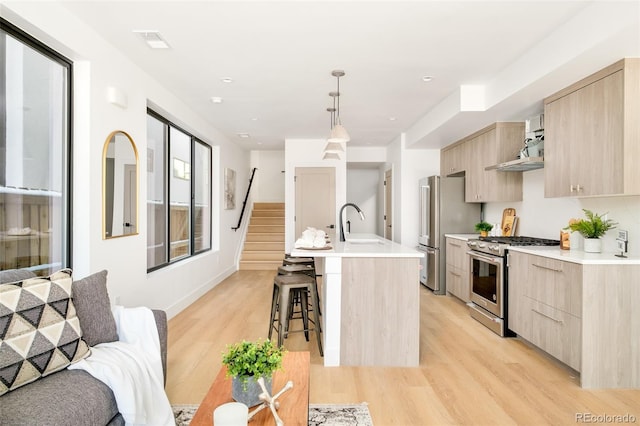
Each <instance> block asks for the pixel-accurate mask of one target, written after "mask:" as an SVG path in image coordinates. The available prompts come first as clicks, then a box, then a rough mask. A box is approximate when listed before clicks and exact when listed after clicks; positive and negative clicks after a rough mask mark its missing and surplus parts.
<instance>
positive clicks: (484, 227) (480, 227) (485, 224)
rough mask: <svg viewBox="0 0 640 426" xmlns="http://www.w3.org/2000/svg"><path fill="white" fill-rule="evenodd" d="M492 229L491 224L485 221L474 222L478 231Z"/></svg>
mask: <svg viewBox="0 0 640 426" xmlns="http://www.w3.org/2000/svg"><path fill="white" fill-rule="evenodd" d="M492 229H493V225H492V224H490V223H488V222H485V221H484V220H482V221H480V222H478V223H476V231H478V232H482V231H486V232H489V231H491V230H492Z"/></svg>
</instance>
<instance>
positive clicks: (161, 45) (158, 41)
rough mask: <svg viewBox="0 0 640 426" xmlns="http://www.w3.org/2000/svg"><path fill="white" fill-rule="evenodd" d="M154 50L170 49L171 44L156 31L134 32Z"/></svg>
mask: <svg viewBox="0 0 640 426" xmlns="http://www.w3.org/2000/svg"><path fill="white" fill-rule="evenodd" d="M133 32H134V33H136V34H138V35H139V36H140V37H142V39H143V40H144V41H145V42H146V43H147V45H148V46H149V47H150V48H152V49H169V44H168V43H167V42H166V41H165V40H164V39H163V38H162V36H161V35H160V32H159V31H155V30H133Z"/></svg>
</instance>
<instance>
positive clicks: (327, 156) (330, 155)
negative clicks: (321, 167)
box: [322, 152, 340, 160]
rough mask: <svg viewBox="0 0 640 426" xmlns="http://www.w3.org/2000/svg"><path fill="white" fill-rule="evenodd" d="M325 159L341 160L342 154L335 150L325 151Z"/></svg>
mask: <svg viewBox="0 0 640 426" xmlns="http://www.w3.org/2000/svg"><path fill="white" fill-rule="evenodd" d="M322 159H323V160H339V159H340V156H339V155H338V154H337V153H335V152H325V153H324V157H322Z"/></svg>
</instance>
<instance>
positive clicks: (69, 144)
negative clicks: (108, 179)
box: [0, 17, 74, 268]
mask: <svg viewBox="0 0 640 426" xmlns="http://www.w3.org/2000/svg"><path fill="white" fill-rule="evenodd" d="M0 26H1V27H2V31H4V32H5V33H7V34H8V35H10V36H11V37H13V38H15V39H16V40H18V41H20V42H21V43H23V44H25V45H26V46H28V47H29V48H31V49H33V50H35V51H36V52H38V53H40V54H41V55H43V56H45V57H47V58H48V59H49V60H51V61H53V62H56V63H57V64H59V65H60V66H62V67H63V68H65V69H66V71H67V82H66V83H67V84H66V86H67V87H66V88H65V90H64V95H65V97H66V101H67V111H66V120H64V124H65V125H66V132H65V133H66V134H65V138H64V139H65V140H64V146H63V147H62V152H63V158H62V165H61V167H62V169H63V174H62V188H63V191H66V194H65V195H66V199H65V202H64V203H62V204H61V207H62V208H63V211H62V216H63V217H64V219H65V220H64V222H65V224H66V230H65V231H64V232H62V233H61V234H62V237H63V238H62V245H63V246H62V247H61V253H62V256H63V258H62V259H61V267H62V268H73V197H74V193H73V178H74V173H73V160H74V157H73V115H74V102H73V95H74V91H73V79H74V74H73V61H71V60H70V59H69V58H67V57H66V56H64V55H62V54H60V53H59V52H57V51H56V50H54V49H52V48H51V47H49V46H47V45H46V44H45V43H43V42H42V41H40V40H38V39H37V38H35V37H33V36H31V35H30V34H28V33H27V32H26V31H24V30H22V29H20V28H19V27H17V26H16V25H14V24H12V23H11V22H9V21H7V20H6V19H4V18H2V17H0ZM1 50H2V52H0V53H2V54H3V55H4V54H5V48H4V46H2V48H1ZM0 72H1V73H3V74H4V73H5V69H4V68H3V69H1V70H0ZM3 80H5V81H6V75H5V76H4V78H3ZM0 97H1V98H2V99H4V100H5V101H4V102H2V103H0V119H2V120H6V114H7V111H6V88H5V87H2V85H0ZM0 140H3V141H5V143H6V126H3V127H2V128H0ZM5 147H6V146H5ZM0 151H2V154H1V155H0V162H2V163H4V162H6V156H5V151H4V150H0ZM2 179H3V181H2V184H4V179H5V177H4V176H3V177H2Z"/></svg>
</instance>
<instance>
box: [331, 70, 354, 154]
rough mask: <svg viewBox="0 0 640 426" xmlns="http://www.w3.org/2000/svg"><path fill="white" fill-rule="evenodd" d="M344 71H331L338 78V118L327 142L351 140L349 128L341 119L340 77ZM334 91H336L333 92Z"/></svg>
mask: <svg viewBox="0 0 640 426" xmlns="http://www.w3.org/2000/svg"><path fill="white" fill-rule="evenodd" d="M344 74H345V73H344V71H342V70H334V71H331V75H332V76H334V77H335V78H336V80H337V83H338V84H337V86H338V91H337V95H336V97H337V98H338V108H337V109H336V119H335V123H334V125H333V127H332V128H331V134H330V135H329V139H327V142H339V143H341V142H349V140H351V138H350V137H349V133H347V129H345V128H344V126H343V125H342V122H341V121H340V77H343V76H344ZM332 93H334V92H332Z"/></svg>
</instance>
